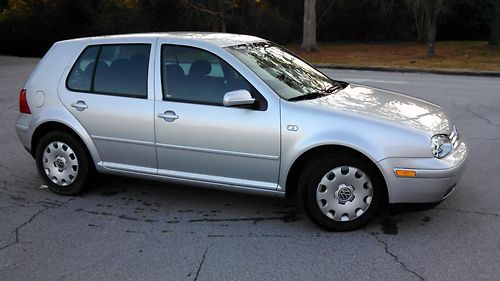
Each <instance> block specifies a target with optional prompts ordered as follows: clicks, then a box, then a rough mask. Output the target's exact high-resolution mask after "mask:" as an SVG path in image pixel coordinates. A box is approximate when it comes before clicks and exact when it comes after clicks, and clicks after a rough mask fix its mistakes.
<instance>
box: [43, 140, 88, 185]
mask: <svg viewBox="0 0 500 281" xmlns="http://www.w3.org/2000/svg"><path fill="white" fill-rule="evenodd" d="M35 158H36V165H37V169H38V172H39V174H40V176H41V177H42V179H43V181H44V182H45V183H46V184H47V186H48V187H49V188H50V190H52V191H53V192H55V193H59V194H63V195H75V194H78V193H80V192H82V191H83V189H84V188H85V187H86V185H87V183H88V182H89V180H90V179H91V178H92V176H93V175H92V174H93V169H92V167H91V162H90V161H89V160H90V159H89V157H88V156H87V153H86V152H85V150H84V148H83V146H82V145H81V144H80V142H79V141H78V140H77V139H75V137H73V136H72V135H70V134H68V133H66V132H59V131H56V132H50V133H48V134H46V135H45V136H43V137H42V138H41V139H40V141H39V143H38V146H37V148H36V157H35Z"/></svg>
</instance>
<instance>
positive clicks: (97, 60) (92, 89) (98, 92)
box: [64, 43, 153, 99]
mask: <svg viewBox="0 0 500 281" xmlns="http://www.w3.org/2000/svg"><path fill="white" fill-rule="evenodd" d="M134 45H135V46H137V45H143V46H149V57H148V75H147V79H146V96H143V95H127V94H122V93H114V92H101V91H95V90H94V80H95V72H96V69H97V62H99V57H100V56H101V50H102V47H105V46H134ZM91 47H98V48H99V49H98V50H97V55H96V60H95V62H96V63H94V69H93V70H92V77H91V80H90V91H82V90H76V89H72V88H71V87H69V85H68V81H69V77H70V76H71V73H73V69H74V68H75V67H76V63H77V62H78V61H79V60H80V58H81V57H82V56H83V54H84V53H85V51H86V50H87V49H88V48H91ZM152 47H153V46H152V44H151V43H110V44H94V45H87V46H86V47H85V48H84V49H83V50H82V51H81V52H80V55H78V58H77V59H76V60H75V61H74V62H73V66H72V67H71V70H70V71H69V72H68V74H67V76H66V82H65V83H64V84H65V87H66V89H67V90H68V91H70V92H76V93H84V94H95V95H105V96H113V97H124V98H136V99H148V95H149V89H147V88H149V85H148V84H149V79H150V71H149V64H150V63H151V50H152V49H153V48H152Z"/></svg>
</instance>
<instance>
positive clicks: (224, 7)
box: [184, 0, 239, 32]
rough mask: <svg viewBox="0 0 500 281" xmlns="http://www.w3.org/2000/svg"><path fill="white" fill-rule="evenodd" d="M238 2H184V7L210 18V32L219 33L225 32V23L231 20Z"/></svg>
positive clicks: (235, 0)
mask: <svg viewBox="0 0 500 281" xmlns="http://www.w3.org/2000/svg"><path fill="white" fill-rule="evenodd" d="M238 2H239V1H237V0H204V1H191V0H184V3H185V4H186V6H188V7H189V8H191V9H193V10H194V11H195V12H197V13H202V14H207V15H209V16H211V17H212V30H213V31H220V32H227V22H228V20H230V19H231V17H232V13H233V12H234V9H235V8H236V7H237V6H238V4H239V3H238Z"/></svg>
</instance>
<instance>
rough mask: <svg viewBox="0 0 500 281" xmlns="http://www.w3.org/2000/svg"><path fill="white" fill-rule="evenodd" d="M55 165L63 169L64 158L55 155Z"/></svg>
mask: <svg viewBox="0 0 500 281" xmlns="http://www.w3.org/2000/svg"><path fill="white" fill-rule="evenodd" d="M56 166H57V168H59V169H60V170H63V169H64V168H66V159H64V158H63V157H60V156H59V157H57V158H56Z"/></svg>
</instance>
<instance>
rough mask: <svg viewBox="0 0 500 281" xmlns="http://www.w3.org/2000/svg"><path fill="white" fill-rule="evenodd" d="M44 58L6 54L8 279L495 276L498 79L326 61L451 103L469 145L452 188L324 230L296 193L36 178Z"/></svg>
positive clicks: (499, 220)
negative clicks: (82, 186) (29, 96)
mask: <svg viewBox="0 0 500 281" xmlns="http://www.w3.org/2000/svg"><path fill="white" fill-rule="evenodd" d="M36 63H37V60H36V59H20V58H13V57H0V145H1V149H0V280H498V278H499V276H500V266H499V265H500V263H499V260H500V215H499V214H500V204H498V202H499V201H500V184H499V181H500V78H494V77H472V76H452V75H435V74H417V73H411V74H410V73H407V74H405V73H389V72H372V71H349V70H328V69H327V70H324V71H325V73H327V74H328V75H331V76H333V77H335V78H336V79H340V80H346V81H350V82H352V83H357V84H365V85H370V86H375V87H379V88H384V89H389V90H395V91H400V92H403V93H406V94H409V95H411V96H415V97H419V98H422V99H425V100H429V101H431V102H434V103H437V104H439V105H441V106H442V107H444V108H445V109H446V111H447V112H448V113H449V115H450V116H451V117H452V118H454V119H455V121H456V125H457V127H458V129H459V132H460V134H461V136H462V138H463V139H464V140H465V141H466V142H467V144H468V146H469V151H470V156H469V161H468V166H467V168H466V171H465V174H464V175H463V178H462V181H461V182H460V183H459V184H458V186H457V188H456V190H455V192H454V193H453V194H452V195H451V196H450V197H449V198H448V199H447V200H446V201H444V202H443V203H441V204H440V205H439V206H437V207H434V208H432V209H429V210H425V211H418V212H407V213H400V214H391V213H390V212H388V211H383V212H381V214H380V215H378V216H377V217H376V218H375V219H374V220H373V221H372V222H371V223H370V224H369V225H368V226H366V227H365V228H363V229H360V230H357V231H352V232H345V233H329V232H325V231H323V230H320V229H318V228H317V227H316V226H315V225H313V224H312V223H311V222H309V221H308V220H307V219H306V218H305V217H304V214H303V213H302V212H301V211H300V210H299V209H298V208H297V207H296V206H295V205H293V203H291V202H287V201H285V200H281V199H276V198H268V197H258V196H252V195H245V194H237V193H230V192H222V191H215V190H208V189H200V188H196V187H191V186H178V185H171V184H165V183H154V182H149V181H143V180H136V179H130V178H121V177H102V178H101V179H100V180H99V181H98V182H97V184H96V185H95V186H94V187H92V188H91V189H90V190H89V191H88V192H86V193H84V194H82V195H80V196H75V197H65V196H59V195H56V194H53V193H52V192H50V191H49V190H48V189H46V188H42V186H41V180H40V178H39V177H38V176H37V174H36V170H35V163H34V161H33V159H32V158H31V156H29V155H28V153H27V152H26V151H25V150H24V149H23V147H22V146H21V144H20V143H19V141H18V140H17V137H16V134H15V129H14V122H15V118H16V116H17V112H18V95H19V90H20V88H22V86H23V84H24V81H25V80H26V79H27V77H28V76H29V73H30V72H31V71H32V69H33V68H34V67H35V65H36Z"/></svg>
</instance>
